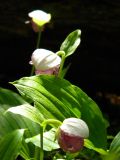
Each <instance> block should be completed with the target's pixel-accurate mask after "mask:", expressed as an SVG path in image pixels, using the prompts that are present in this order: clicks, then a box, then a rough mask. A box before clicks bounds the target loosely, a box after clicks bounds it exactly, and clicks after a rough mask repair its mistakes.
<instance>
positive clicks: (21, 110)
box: [7, 104, 44, 124]
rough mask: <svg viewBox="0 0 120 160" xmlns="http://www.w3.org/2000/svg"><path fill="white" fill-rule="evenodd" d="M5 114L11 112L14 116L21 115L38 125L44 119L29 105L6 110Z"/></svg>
mask: <svg viewBox="0 0 120 160" xmlns="http://www.w3.org/2000/svg"><path fill="white" fill-rule="evenodd" d="M7 112H12V113H15V114H19V115H22V116H24V117H26V118H28V119H30V120H32V121H33V122H36V123H38V124H41V122H43V121H44V117H43V115H42V114H41V113H40V112H39V110H38V109H37V108H35V107H32V106H31V105H29V104H23V105H20V106H17V107H11V108H9V109H8V110H7Z"/></svg>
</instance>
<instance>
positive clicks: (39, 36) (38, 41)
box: [30, 27, 42, 76]
mask: <svg viewBox="0 0 120 160" xmlns="http://www.w3.org/2000/svg"><path fill="white" fill-rule="evenodd" d="M41 33H42V27H39V32H38V38H37V44H36V49H37V48H39V46H40V39H41ZM34 71H35V67H34V65H33V66H32V69H31V73H30V76H33V74H34Z"/></svg>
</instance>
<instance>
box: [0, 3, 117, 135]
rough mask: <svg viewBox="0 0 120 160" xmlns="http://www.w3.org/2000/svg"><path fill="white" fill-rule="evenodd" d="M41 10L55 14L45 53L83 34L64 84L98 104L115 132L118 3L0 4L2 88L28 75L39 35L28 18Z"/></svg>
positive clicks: (45, 38) (44, 35) (48, 29)
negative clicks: (69, 37)
mask: <svg viewBox="0 0 120 160" xmlns="http://www.w3.org/2000/svg"><path fill="white" fill-rule="evenodd" d="M36 9H40V10H43V11H46V12H48V13H51V14H52V20H51V23H50V24H47V25H46V27H45V29H44V31H43V33H42V37H41V44H40V45H41V48H45V49H49V50H52V51H54V52H56V51H58V50H59V47H60V45H61V43H62V42H63V40H64V39H65V38H66V36H67V35H68V34H69V33H70V32H72V31H74V30H76V29H81V31H82V34H81V44H80V46H79V47H78V49H77V51H76V52H75V54H74V55H72V56H71V57H70V58H68V59H67V61H66V64H69V63H71V66H70V69H69V71H68V72H67V74H66V77H65V78H66V79H68V80H69V81H71V82H72V83H73V84H75V85H77V86H79V87H80V88H81V89H83V90H84V91H85V92H86V93H87V94H88V95H89V96H90V97H91V98H92V99H93V100H95V101H96V103H98V105H99V106H100V108H101V110H102V111H103V112H104V113H105V116H107V118H108V120H109V121H110V124H111V127H110V133H111V131H112V132H114V133H116V132H117V131H118V130H119V129H120V127H119V123H120V120H119V117H120V63H119V61H120V56H119V55H120V1H119V0H114V1H113V0H74V1H70V0H64V1H62V0H61V1H57V0H52V1H51V2H50V1H49V0H7V1H5V0H4V1H3V0H1V3H0V86H1V87H4V88H9V89H13V90H14V87H13V86H12V85H10V84H9V83H8V82H10V81H14V80H16V79H19V78H21V77H23V76H29V75H30V70H31V66H30V65H29V61H30V57H31V54H32V52H33V51H34V49H35V46H36V38H37V34H36V33H34V32H33V30H32V28H31V26H30V25H29V24H25V21H27V20H29V18H28V13H29V12H31V11H33V10H36Z"/></svg>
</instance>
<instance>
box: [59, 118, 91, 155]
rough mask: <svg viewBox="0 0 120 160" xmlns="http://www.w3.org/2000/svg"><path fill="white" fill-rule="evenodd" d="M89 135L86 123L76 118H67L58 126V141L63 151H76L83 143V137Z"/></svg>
mask: <svg viewBox="0 0 120 160" xmlns="http://www.w3.org/2000/svg"><path fill="white" fill-rule="evenodd" d="M88 136H89V129H88V126H87V124H86V123H85V122H84V121H83V120H81V119H78V118H68V119H65V120H64V121H63V124H62V125H61V126H60V128H59V135H58V143H59V145H60V147H61V148H62V149H63V150H64V151H65V152H70V153H76V152H78V151H80V149H81V148H82V147H83V145H84V138H87V137H88Z"/></svg>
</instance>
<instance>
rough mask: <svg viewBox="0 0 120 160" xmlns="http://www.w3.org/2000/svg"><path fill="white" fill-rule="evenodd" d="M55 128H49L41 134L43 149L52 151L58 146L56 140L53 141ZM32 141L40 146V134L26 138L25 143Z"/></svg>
mask: <svg viewBox="0 0 120 160" xmlns="http://www.w3.org/2000/svg"><path fill="white" fill-rule="evenodd" d="M55 134H56V130H55V129H51V130H49V131H48V132H44V134H43V149H44V150H45V151H52V150H53V149H58V148H60V147H59V145H58V143H57V141H55ZM29 142H31V143H33V144H34V145H35V146H38V147H40V134H39V135H37V136H34V137H32V138H27V139H26V143H29Z"/></svg>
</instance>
